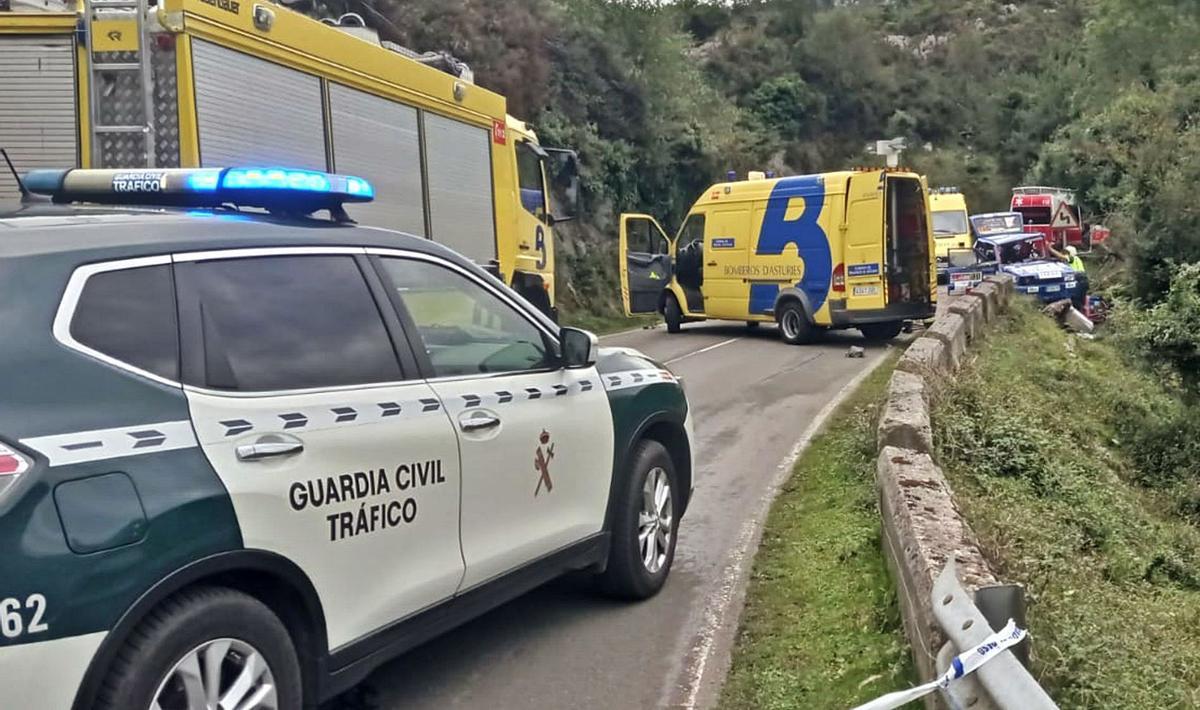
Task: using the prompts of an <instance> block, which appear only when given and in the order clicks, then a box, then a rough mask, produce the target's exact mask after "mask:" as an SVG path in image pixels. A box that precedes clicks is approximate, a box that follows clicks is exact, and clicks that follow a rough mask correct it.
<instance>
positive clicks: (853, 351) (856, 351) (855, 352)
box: [846, 345, 867, 357]
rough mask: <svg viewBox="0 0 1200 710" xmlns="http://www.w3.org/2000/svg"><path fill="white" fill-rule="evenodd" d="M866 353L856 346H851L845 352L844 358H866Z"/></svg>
mask: <svg viewBox="0 0 1200 710" xmlns="http://www.w3.org/2000/svg"><path fill="white" fill-rule="evenodd" d="M866 356H867V351H866V350H864V349H863V348H861V347H859V346H857V345H851V346H850V349H849V350H848V351H846V357H866Z"/></svg>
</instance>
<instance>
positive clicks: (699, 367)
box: [347, 324, 884, 710]
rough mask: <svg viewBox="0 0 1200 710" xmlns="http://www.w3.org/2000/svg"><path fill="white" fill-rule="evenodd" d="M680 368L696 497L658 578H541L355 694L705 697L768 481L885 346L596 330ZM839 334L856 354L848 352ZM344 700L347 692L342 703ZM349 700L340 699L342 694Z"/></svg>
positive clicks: (693, 329)
mask: <svg viewBox="0 0 1200 710" xmlns="http://www.w3.org/2000/svg"><path fill="white" fill-rule="evenodd" d="M602 342H603V344H604V345H623V346H629V347H634V348H637V349H639V350H641V351H643V352H645V353H647V354H649V355H651V356H653V357H656V358H658V359H659V360H660V361H662V362H664V363H666V364H667V365H668V366H669V367H670V368H671V370H672V371H674V372H675V373H676V374H677V375H679V376H681V377H682V378H683V379H684V384H685V387H686V388H687V393H688V397H689V400H690V401H691V404H692V407H693V410H694V413H695V425H696V439H697V444H698V446H697V452H696V469H697V471H696V476H695V486H696V492H695V498H694V500H693V503H692V505H691V507H690V509H689V510H688V513H687V516H686V517H685V518H684V519H683V522H682V524H681V528H680V531H679V535H680V538H679V544H678V550H677V553H676V558H675V567H674V569H673V571H672V573H671V577H670V579H669V580H668V582H667V585H666V587H665V588H664V589H663V591H662V593H660V594H659V595H658V596H657V597H655V598H654V599H651V600H649V601H647V602H643V603H640V604H624V603H615V602H612V601H610V600H607V599H604V598H603V597H600V596H598V595H596V594H594V593H593V592H592V591H591V590H590V589H589V588H588V587H587V586H586V585H585V584H583V583H581V581H580V580H564V581H560V582H555V583H552V584H549V585H547V586H545V587H543V588H541V589H539V590H537V591H535V592H532V593H530V594H528V595H526V596H524V597H522V598H520V599H517V600H515V601H513V602H511V603H509V604H507V605H505V606H503V607H501V608H499V609H497V610H495V611H493V612H491V613H489V614H487V615H486V616H483V617H481V618H479V619H477V620H475V621H473V622H471V623H469V624H467V625H465V626H462V627H460V628H459V629H457V630H455V631H454V632H451V633H450V634H448V635H446V636H443V637H441V638H439V639H437V640H435V641H432V642H430V643H428V644H426V645H425V646H422V647H420V648H417V649H415V650H414V651H412V652H410V653H409V654H407V655H405V656H403V657H401V658H399V659H397V660H395V661H393V662H391V663H389V664H388V665H386V666H384V667H382V668H381V669H379V670H378V671H377V672H375V673H374V674H373V675H372V676H371V677H370V679H369V680H368V681H367V682H366V684H365V686H364V690H365V693H366V696H367V698H369V699H370V700H369V702H368V703H367V704H368V706H371V707H374V708H379V709H380V710H393V709H397V710H398V709H399V708H406V709H407V708H481V709H486V710H501V709H506V708H529V709H531V710H536V709H540V708H554V709H555V710H557V709H559V708H567V707H570V708H605V709H608V708H657V707H689V706H693V705H695V706H701V707H702V706H705V705H707V704H709V703H710V702H711V700H712V699H713V697H714V694H715V692H716V684H715V682H714V681H715V679H716V678H717V677H719V676H720V668H721V666H722V665H723V664H725V663H727V662H728V661H727V659H728V651H729V644H730V641H731V639H732V632H733V628H734V619H733V615H732V614H729V613H727V612H730V611H734V612H735V613H736V608H737V607H738V604H737V603H736V601H737V600H736V589H735V588H736V587H737V584H736V580H737V579H738V577H739V576H740V575H741V574H742V572H743V571H744V569H745V567H746V566H747V565H748V564H749V561H750V560H749V555H748V554H746V553H747V549H746V548H748V547H749V546H750V545H751V544H752V543H753V538H754V536H755V535H754V532H755V531H754V525H752V524H749V523H752V522H753V521H754V520H756V519H760V518H761V516H762V511H763V509H764V500H765V498H764V496H765V495H766V494H767V493H768V492H769V490H770V489H771V488H772V486H773V485H774V484H773V481H774V480H776V478H777V474H776V472H777V471H778V470H779V467H780V465H781V462H784V461H785V460H786V459H788V457H789V454H790V453H791V452H792V450H793V449H794V447H795V445H796V442H797V440H798V439H799V438H800V436H801V434H802V432H804V430H805V429H806V427H808V426H809V424H810V422H811V421H812V420H813V418H814V417H816V416H817V414H818V413H819V412H820V411H821V410H822V408H823V407H825V406H826V404H827V403H828V402H830V400H832V399H833V398H834V397H835V396H836V395H837V394H838V392H839V391H841V390H842V389H843V388H844V387H845V385H846V384H847V383H848V382H849V381H851V380H852V379H853V378H854V377H855V376H856V375H857V374H859V373H861V372H863V370H864V369H866V368H867V367H868V366H869V365H870V364H871V363H873V362H874V361H876V360H877V359H878V358H880V357H882V355H883V352H884V346H879V345H875V346H871V345H867V344H866V343H865V342H863V340H862V338H861V337H860V336H859V335H858V333H857V331H844V332H840V333H832V334H829V335H827V336H826V337H825V339H824V340H823V341H822V342H821V343H820V344H815V345H808V346H800V347H796V346H789V345H786V344H784V343H783V342H782V341H781V340H780V339H779V337H778V334H777V332H776V329H775V328H774V327H762V328H758V329H754V330H749V329H747V328H745V327H744V326H740V325H736V324H735V325H728V324H725V325H718V324H711V325H710V324H694V325H687V326H684V329H683V332H682V333H679V334H676V335H670V334H668V333H667V332H666V331H665V330H663V329H661V328H658V329H654V330H642V331H636V332H632V333H624V334H619V335H615V336H610V337H607V338H604V339H603V341H602ZM850 345H865V346H866V347H867V352H866V357H865V358H864V359H851V358H847V357H846V352H847V349H848V347H849V346H850ZM355 704H357V703H355ZM347 706H349V705H347Z"/></svg>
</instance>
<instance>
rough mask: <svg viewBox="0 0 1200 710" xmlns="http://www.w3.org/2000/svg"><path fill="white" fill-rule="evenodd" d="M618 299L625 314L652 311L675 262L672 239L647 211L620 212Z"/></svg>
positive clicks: (655, 307)
mask: <svg viewBox="0 0 1200 710" xmlns="http://www.w3.org/2000/svg"><path fill="white" fill-rule="evenodd" d="M619 258H620V264H621V300H622V301H623V302H624V304H625V315H628V316H632V315H636V314H640V313H655V312H657V311H658V301H659V297H660V295H661V294H662V291H663V289H664V288H666V287H667V284H669V283H670V282H671V276H672V274H673V273H674V264H672V260H671V240H670V239H668V238H667V234H666V232H664V231H663V228H662V227H660V226H659V225H658V222H657V221H655V219H654V218H653V217H651V216H650V215H648V214H623V215H621V242H620V253H619Z"/></svg>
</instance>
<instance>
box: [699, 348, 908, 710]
mask: <svg viewBox="0 0 1200 710" xmlns="http://www.w3.org/2000/svg"><path fill="white" fill-rule="evenodd" d="M734 340H737V338H734ZM728 342H733V341H726V343H728ZM726 343H719V344H718V345H717V346H713V347H718V346H719V345H724V344H726ZM888 349H889V350H890V349H891V348H890V347H889V348H888ZM697 352H703V351H697ZM693 354H694V353H693ZM684 357H687V356H686V355H685V356H684ZM885 360H887V353H886V352H885V353H883V354H881V355H880V357H878V358H876V360H875V362H873V363H871V364H869V365H868V366H867V367H865V368H863V370H862V371H861V372H859V373H858V374H857V375H855V376H854V377H853V378H852V379H851V380H850V381H849V382H847V383H846V384H845V386H843V387H842V389H840V390H839V391H838V393H837V394H836V395H834V396H833V399H830V400H829V401H828V402H826V403H825V406H824V407H822V408H821V411H819V412H817V415H816V416H815V417H813V420H812V421H811V422H810V423H809V425H808V427H807V428H806V429H805V430H804V433H803V434H801V435H800V439H799V440H798V441H797V442H796V445H795V446H793V447H792V449H791V451H789V452H788V453H787V455H786V456H784V457H783V460H782V461H780V462H779V465H778V467H777V468H776V470H775V475H774V476H773V477H772V480H771V483H770V486H768V488H767V490H766V491H764V492H763V495H762V497H761V498H760V499H759V502H758V509H757V510H756V511H755V514H754V515H752V516H750V517H749V518H747V519H746V522H745V523H743V524H742V528H741V530H740V531H738V537H737V543H736V544H735V545H734V547H733V549H732V550H730V553H729V556H728V557H727V558H726V561H725V567H724V569H723V570H722V571H721V576H720V579H719V581H718V583H717V586H716V587H715V588H714V589H713V590H712V591H710V592H709V593H708V595H706V597H705V600H704V609H705V612H704V618H703V619H702V620H701V622H700V629H699V630H698V631H697V632H696V635H695V636H694V638H696V639H697V640H696V641H695V642H694V643H693V644H692V648H691V650H690V651H689V652H688V658H687V661H686V662H685V667H686V669H687V670H686V671H684V673H685V678H684V684H683V690H684V691H685V692H684V701H683V703H682V705H681V706H680V707H683V708H688V709H689V710H691V709H693V708H696V707H697V703H698V702H699V698H700V691H701V688H702V687H703V685H704V682H705V680H706V678H705V674H706V673H710V672H711V671H709V665H710V663H711V661H712V660H713V659H714V657H715V656H716V651H717V649H716V643H717V636H718V631H719V630H720V629H722V628H728V627H729V626H730V625H731V624H732V628H733V629H735V630H736V628H737V624H738V621H739V619H740V617H741V613H742V607H743V602H744V599H745V596H746V580H747V577H748V575H749V569H748V568H747V566H746V561H747V560H753V559H754V553H755V551H757V549H758V544H759V541H760V540H761V539H762V531H763V526H764V525H765V524H766V520H767V514H768V513H769V512H770V510H771V503H773V502H774V500H775V496H776V495H777V494H778V493H779V488H780V487H781V486H782V485H783V484H784V483H785V482H787V479H788V477H789V476H791V474H792V467H793V466H794V465H795V464H796V460H797V459H799V458H800V455H801V454H803V453H804V451H805V450H806V449H807V448H808V446H809V444H811V443H812V440H813V438H814V437H816V436H817V434H819V433H820V432H821V431H822V430H823V429H824V428H825V424H826V421H827V420H828V419H829V417H830V415H832V414H833V412H834V410H835V409H837V408H838V407H839V406H840V405H841V404H842V402H844V401H845V400H846V398H848V397H849V396H850V395H851V394H853V392H854V391H855V390H856V389H858V386H859V385H861V384H862V382H863V380H865V379H867V377H868V376H870V374H871V373H872V372H874V371H875V370H876V369H877V368H878V367H879V366H880V365H882V364H883V362H884V361H885ZM732 638H733V637H732V636H730V641H731V642H732ZM729 646H730V648H723V649H721V654H722V656H725V655H727V654H731V652H732V643H730V644H729ZM722 660H723V661H725V663H724V664H723V665H727V664H728V662H729V660H730V659H726V658H723V659H722ZM727 672H728V668H727V667H726V668H723V669H721V672H720V673H719V675H718V677H717V678H716V680H715V682H716V683H717V684H718V685H717V686H716V690H718V691H719V690H720V683H721V682H722V681H723V680H724V676H725V674H726V673H727ZM705 700H706V702H705V706H713V705H715V704H716V702H715V701H716V697H715V696H714V697H709V698H705Z"/></svg>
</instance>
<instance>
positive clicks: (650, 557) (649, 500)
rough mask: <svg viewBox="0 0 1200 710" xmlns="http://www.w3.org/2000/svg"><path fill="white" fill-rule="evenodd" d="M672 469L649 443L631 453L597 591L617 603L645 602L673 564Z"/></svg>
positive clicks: (675, 495) (667, 456)
mask: <svg viewBox="0 0 1200 710" xmlns="http://www.w3.org/2000/svg"><path fill="white" fill-rule="evenodd" d="M677 480H678V478H677V477H676V475H675V464H674V462H672V461H671V456H670V454H668V453H667V450H666V449H665V448H664V447H663V445H662V444H660V443H658V442H657V441H654V440H651V439H644V440H642V441H641V442H639V443H638V445H637V448H635V449H634V451H633V456H632V458H631V465H630V468H629V475H627V476H626V477H625V480H624V482H623V483H622V484H621V486H622V489H621V491H620V493H618V495H619V496H620V497H619V498H618V499H617V508H616V514H615V515H614V516H613V530H612V547H611V548H610V549H609V553H608V566H607V567H606V568H605V570H604V573H603V574H602V575H601V576H600V587H601V588H602V589H603V590H604V591H605V592H607V593H609V594H611V595H613V596H615V597H619V598H622V599H648V598H650V597H652V596H654V595H655V594H658V590H660V589H662V586H663V584H665V583H666V581H667V575H668V574H669V573H670V571H671V563H672V562H673V561H674V560H675V540H676V532H677V531H678V528H679V516H678V515H676V514H675V512H676V511H677V510H678V509H679V496H678V491H677V490H676V488H675V481H677Z"/></svg>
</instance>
